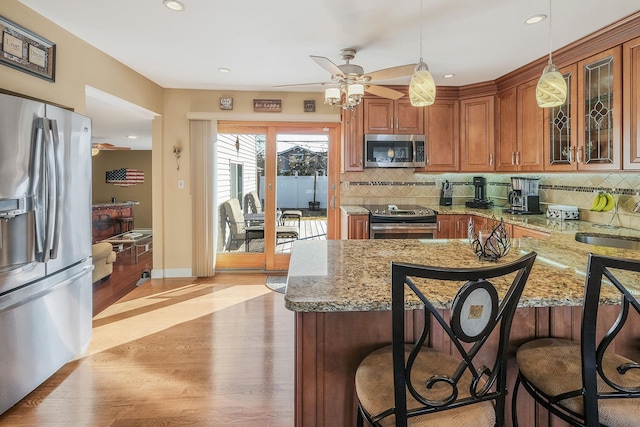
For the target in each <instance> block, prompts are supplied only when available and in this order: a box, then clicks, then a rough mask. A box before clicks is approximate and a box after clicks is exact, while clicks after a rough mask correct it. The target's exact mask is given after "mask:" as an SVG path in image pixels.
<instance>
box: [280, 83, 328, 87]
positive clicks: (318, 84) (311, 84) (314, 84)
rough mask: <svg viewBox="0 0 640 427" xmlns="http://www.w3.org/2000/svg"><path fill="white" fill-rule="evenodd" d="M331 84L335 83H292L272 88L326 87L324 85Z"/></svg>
mask: <svg viewBox="0 0 640 427" xmlns="http://www.w3.org/2000/svg"><path fill="white" fill-rule="evenodd" d="M331 84H335V83H330V82H316V83H294V84H291V85H276V86H274V87H290V86H326V85H331Z"/></svg>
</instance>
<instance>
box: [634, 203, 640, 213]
mask: <svg viewBox="0 0 640 427" xmlns="http://www.w3.org/2000/svg"><path fill="white" fill-rule="evenodd" d="M633 211H634V212H640V201H638V202H636V204H635V205H634V206H633Z"/></svg>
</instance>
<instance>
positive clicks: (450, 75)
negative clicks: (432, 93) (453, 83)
mask: <svg viewBox="0 0 640 427" xmlns="http://www.w3.org/2000/svg"><path fill="white" fill-rule="evenodd" d="M455 76H456V75H455V74H445V75H444V76H442V77H444V78H445V79H450V78H451V77H455Z"/></svg>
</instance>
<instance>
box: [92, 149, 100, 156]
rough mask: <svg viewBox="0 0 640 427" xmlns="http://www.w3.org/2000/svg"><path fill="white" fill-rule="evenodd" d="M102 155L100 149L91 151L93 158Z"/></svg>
mask: <svg viewBox="0 0 640 427" xmlns="http://www.w3.org/2000/svg"><path fill="white" fill-rule="evenodd" d="M99 153H100V149H99V148H95V147H94V148H92V149H91V156H92V157H93V156H97V155H98V154H99Z"/></svg>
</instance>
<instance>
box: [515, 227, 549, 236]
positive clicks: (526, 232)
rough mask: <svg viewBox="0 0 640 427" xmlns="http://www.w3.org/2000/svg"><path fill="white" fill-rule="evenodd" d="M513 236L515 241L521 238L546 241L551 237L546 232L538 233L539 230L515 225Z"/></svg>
mask: <svg viewBox="0 0 640 427" xmlns="http://www.w3.org/2000/svg"><path fill="white" fill-rule="evenodd" d="M511 236H512V237H513V238H514V239H517V238H520V237H529V238H532V239H546V238H547V237H549V236H550V234H549V233H546V232H544V231H538V230H534V229H531V228H527V227H520V226H519V225H514V226H513V232H512V233H511Z"/></svg>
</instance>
